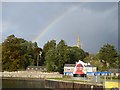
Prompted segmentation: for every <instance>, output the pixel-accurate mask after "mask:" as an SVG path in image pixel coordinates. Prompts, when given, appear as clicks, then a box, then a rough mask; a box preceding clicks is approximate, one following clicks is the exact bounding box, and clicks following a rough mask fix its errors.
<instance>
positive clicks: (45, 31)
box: [32, 6, 79, 42]
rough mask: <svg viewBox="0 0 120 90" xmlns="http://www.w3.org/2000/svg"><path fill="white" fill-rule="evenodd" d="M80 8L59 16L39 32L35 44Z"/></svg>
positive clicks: (76, 7)
mask: <svg viewBox="0 0 120 90" xmlns="http://www.w3.org/2000/svg"><path fill="white" fill-rule="evenodd" d="M78 7H79V6H74V7H71V8H69V9H68V10H66V11H64V12H63V13H62V14H60V15H59V16H57V17H56V18H54V19H53V20H52V22H50V23H49V24H48V25H47V26H46V27H45V28H44V29H43V30H42V31H40V32H39V34H38V36H37V37H35V39H33V40H32V41H33V42H36V41H38V40H39V39H40V38H41V37H43V36H44V35H45V33H47V32H48V31H49V30H50V29H51V28H52V27H54V26H55V25H56V24H57V23H58V22H59V21H61V20H62V19H63V18H64V17H65V16H66V15H68V14H69V13H72V12H74V11H75V10H77V9H78Z"/></svg>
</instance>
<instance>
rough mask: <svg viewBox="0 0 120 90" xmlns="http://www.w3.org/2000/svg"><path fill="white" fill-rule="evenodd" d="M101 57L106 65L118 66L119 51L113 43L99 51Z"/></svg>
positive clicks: (107, 66)
mask: <svg viewBox="0 0 120 90" xmlns="http://www.w3.org/2000/svg"><path fill="white" fill-rule="evenodd" d="M99 59H100V60H101V62H102V63H103V64H104V66H105V67H106V70H107V69H108V68H109V67H110V68H112V67H113V68H115V67H118V52H117V50H116V49H115V47H114V46H113V45H110V44H106V45H104V46H103V47H102V48H101V49H100V51H99Z"/></svg>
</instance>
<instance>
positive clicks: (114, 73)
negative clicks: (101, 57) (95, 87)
mask: <svg viewBox="0 0 120 90" xmlns="http://www.w3.org/2000/svg"><path fill="white" fill-rule="evenodd" d="M109 72H111V76H114V77H116V76H117V77H118V76H119V75H120V69H119V68H111V69H109Z"/></svg>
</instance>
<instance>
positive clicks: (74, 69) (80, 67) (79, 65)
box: [64, 60, 97, 76]
mask: <svg viewBox="0 0 120 90" xmlns="http://www.w3.org/2000/svg"><path fill="white" fill-rule="evenodd" d="M96 71H97V67H95V66H93V65H91V64H90V63H85V62H83V61H81V60H79V61H78V62H76V64H65V65H64V75H69V76H76V75H78V76H84V75H86V74H87V72H96Z"/></svg>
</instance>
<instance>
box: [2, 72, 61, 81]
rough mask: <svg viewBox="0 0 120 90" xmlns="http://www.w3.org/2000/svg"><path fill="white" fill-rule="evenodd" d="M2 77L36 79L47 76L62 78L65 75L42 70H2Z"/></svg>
mask: <svg viewBox="0 0 120 90" xmlns="http://www.w3.org/2000/svg"><path fill="white" fill-rule="evenodd" d="M0 73H1V74H0V77H2V78H3V77H5V78H6V77H8V78H35V79H47V78H62V77H63V75H62V74H59V73H58V72H51V73H48V72H40V71H15V72H6V71H5V72H0Z"/></svg>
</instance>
